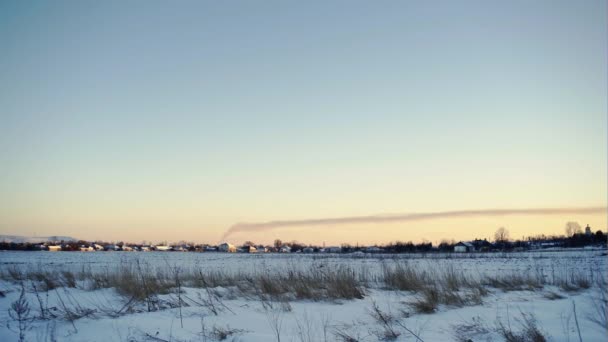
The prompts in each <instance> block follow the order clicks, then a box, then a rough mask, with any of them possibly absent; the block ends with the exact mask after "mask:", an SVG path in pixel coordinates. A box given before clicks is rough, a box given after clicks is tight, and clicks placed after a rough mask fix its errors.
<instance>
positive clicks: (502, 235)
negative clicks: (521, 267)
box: [494, 227, 509, 242]
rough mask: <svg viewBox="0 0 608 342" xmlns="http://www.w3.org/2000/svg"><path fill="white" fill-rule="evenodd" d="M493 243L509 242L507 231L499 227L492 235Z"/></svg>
mask: <svg viewBox="0 0 608 342" xmlns="http://www.w3.org/2000/svg"><path fill="white" fill-rule="evenodd" d="M494 241H496V242H507V241H509V230H508V229H507V228H505V227H500V228H498V229H497V230H496V233H494Z"/></svg>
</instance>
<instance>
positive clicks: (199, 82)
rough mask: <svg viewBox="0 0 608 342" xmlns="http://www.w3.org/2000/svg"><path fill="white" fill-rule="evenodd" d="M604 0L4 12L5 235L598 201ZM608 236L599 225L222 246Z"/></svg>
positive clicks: (0, 174)
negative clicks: (575, 231) (580, 232)
mask: <svg viewBox="0 0 608 342" xmlns="http://www.w3.org/2000/svg"><path fill="white" fill-rule="evenodd" d="M607 10H608V9H607V5H606V1H554V0H551V1H383V2H377V1H305V2H295V1H192V2H188V1H179V2H177V3H175V2H169V1H128V2H124V1H1V2H0V234H19V235H34V234H36V235H39V236H44V235H71V236H74V237H77V238H83V239H105V240H126V241H127V240H128V241H134V242H138V241H141V240H148V241H162V240H168V241H178V240H193V241H198V242H217V240H218V239H219V238H220V237H221V236H222V233H223V232H224V231H225V230H226V229H227V228H228V227H230V226H231V225H232V224H234V223H237V222H258V221H271V220H290V219H306V218H323V217H341V216H359V215H371V214H390V213H408V212H435V211H448V210H468V209H486V208H538V207H541V208H544V207H587V206H606V201H607V190H606V189H607V182H606V175H607V168H606V165H607V157H606V156H607V148H606V142H607V95H606V94H607V91H608V89H607V75H608V71H607V66H606V61H607V60H608V56H607V40H608V37H607V19H606V18H607ZM566 221H578V222H579V223H580V224H581V225H585V224H587V223H589V224H591V225H592V227H594V230H595V229H603V230H605V229H606V225H607V222H606V214H594V215H572V214H569V215H561V216H560V215H552V216H542V215H539V216H526V217H517V216H512V217H511V216H510V217H490V218H466V219H465V218H453V219H438V220H431V221H421V222H416V223H405V222H404V223H388V224H387V223H382V224H358V225H344V226H331V227H297V228H289V229H284V230H281V231H272V232H265V233H256V234H254V233H251V234H243V233H239V234H235V235H234V236H233V237H232V239H233V241H234V242H242V241H244V240H254V241H260V242H269V241H272V240H273V239H274V238H276V237H278V238H282V239H283V240H292V239H298V240H300V241H305V242H314V243H319V242H323V241H326V242H327V243H338V242H351V243H353V242H359V243H372V242H388V241H393V240H397V239H398V240H414V241H419V240H422V239H427V240H431V241H437V240H439V239H441V238H444V237H445V238H455V239H469V238H474V237H491V236H492V233H493V232H494V231H495V230H496V229H497V228H498V227H500V226H506V227H507V228H508V229H509V230H510V231H511V235H512V236H513V237H521V236H523V235H531V234H539V233H545V234H549V233H558V234H559V233H563V227H564V224H565V223H566Z"/></svg>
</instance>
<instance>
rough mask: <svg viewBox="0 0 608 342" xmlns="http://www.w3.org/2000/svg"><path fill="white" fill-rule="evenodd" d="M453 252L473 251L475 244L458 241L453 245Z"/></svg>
mask: <svg viewBox="0 0 608 342" xmlns="http://www.w3.org/2000/svg"><path fill="white" fill-rule="evenodd" d="M454 252H456V253H467V252H475V246H474V245H473V244H472V243H470V242H463V241H460V242H459V243H457V244H456V245H454Z"/></svg>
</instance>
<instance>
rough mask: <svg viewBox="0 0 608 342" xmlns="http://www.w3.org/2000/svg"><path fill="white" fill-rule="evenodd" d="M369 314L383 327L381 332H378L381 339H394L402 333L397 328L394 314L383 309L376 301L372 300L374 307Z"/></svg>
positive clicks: (377, 334)
mask: <svg viewBox="0 0 608 342" xmlns="http://www.w3.org/2000/svg"><path fill="white" fill-rule="evenodd" d="M369 314H370V316H371V317H372V318H373V319H374V321H376V323H377V324H379V325H380V327H381V329H382V330H381V331H380V332H376V336H377V337H378V339H379V340H386V341H393V340H396V339H397V338H398V337H399V336H400V335H401V333H400V332H399V330H398V329H396V328H395V318H394V317H393V315H391V314H390V313H389V312H384V311H382V310H381V309H380V307H378V305H377V304H376V302H374V301H372V308H371V309H370V313H369Z"/></svg>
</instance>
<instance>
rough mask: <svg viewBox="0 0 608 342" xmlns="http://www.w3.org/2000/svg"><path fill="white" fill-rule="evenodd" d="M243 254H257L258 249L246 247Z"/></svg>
mask: <svg viewBox="0 0 608 342" xmlns="http://www.w3.org/2000/svg"><path fill="white" fill-rule="evenodd" d="M243 252H245V253H257V252H258V249H257V248H255V247H254V246H245V247H243Z"/></svg>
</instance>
